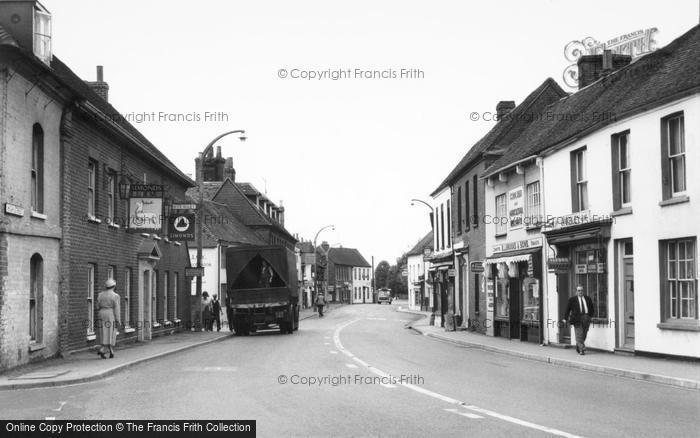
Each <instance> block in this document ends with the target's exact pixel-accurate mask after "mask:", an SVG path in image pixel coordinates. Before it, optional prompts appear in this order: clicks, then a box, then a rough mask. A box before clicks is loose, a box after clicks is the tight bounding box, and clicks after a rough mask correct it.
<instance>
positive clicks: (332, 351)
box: [330, 350, 338, 354]
mask: <svg viewBox="0 0 700 438" xmlns="http://www.w3.org/2000/svg"><path fill="white" fill-rule="evenodd" d="M330 353H331V354H338V352H337V351H335V350H331V351H330Z"/></svg>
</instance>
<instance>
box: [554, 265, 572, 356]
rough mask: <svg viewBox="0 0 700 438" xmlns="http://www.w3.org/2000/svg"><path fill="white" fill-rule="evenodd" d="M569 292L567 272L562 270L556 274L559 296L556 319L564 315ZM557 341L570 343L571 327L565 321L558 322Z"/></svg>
mask: <svg viewBox="0 0 700 438" xmlns="http://www.w3.org/2000/svg"><path fill="white" fill-rule="evenodd" d="M569 293H570V291H569V274H568V273H567V274H565V273H563V272H562V273H559V274H557V296H558V298H559V299H558V302H559V303H558V304H559V315H557V319H559V318H561V317H562V315H564V310H566V306H567V304H568V302H569ZM559 343H560V344H565V345H568V344H571V328H570V327H569V325H568V324H567V323H566V321H564V322H563V323H561V324H559Z"/></svg>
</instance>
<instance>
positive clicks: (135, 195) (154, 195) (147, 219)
mask: <svg viewBox="0 0 700 438" xmlns="http://www.w3.org/2000/svg"><path fill="white" fill-rule="evenodd" d="M128 228H129V229H130V230H133V231H137V232H146V231H151V232H160V231H161V229H162V228H163V185H162V184H131V187H130V191H129V224H128Z"/></svg>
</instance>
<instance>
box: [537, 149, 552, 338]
mask: <svg viewBox="0 0 700 438" xmlns="http://www.w3.org/2000/svg"><path fill="white" fill-rule="evenodd" d="M535 163H536V164H537V167H539V169H540V204H541V205H540V211H541V212H542V216H543V217H546V216H545V212H546V211H547V209H546V208H545V204H544V202H545V196H544V187H545V182H544V158H543V157H537V158H536V159H535ZM548 259H549V245H548V244H547V238H546V236H545V235H544V233H542V321H541V322H540V324H543V325H544V330H543V339H542V344H544V345H549V324H548V322H549V316H550V315H549V276H548V272H547V260H548ZM545 317H546V318H547V320H546V321H545ZM555 321H556V319H555Z"/></svg>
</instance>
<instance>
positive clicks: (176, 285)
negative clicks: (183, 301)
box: [173, 272, 180, 321]
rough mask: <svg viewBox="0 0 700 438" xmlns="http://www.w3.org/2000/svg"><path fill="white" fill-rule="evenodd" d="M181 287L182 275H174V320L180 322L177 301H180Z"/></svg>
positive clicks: (176, 273)
mask: <svg viewBox="0 0 700 438" xmlns="http://www.w3.org/2000/svg"><path fill="white" fill-rule="evenodd" d="M179 287H180V274H179V273H178V272H175V273H174V274H173V319H174V320H175V321H177V320H178V317H177V300H178V288H179Z"/></svg>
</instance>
